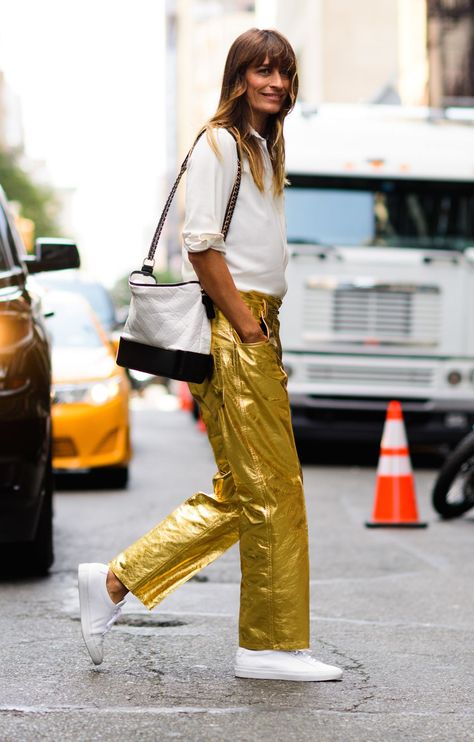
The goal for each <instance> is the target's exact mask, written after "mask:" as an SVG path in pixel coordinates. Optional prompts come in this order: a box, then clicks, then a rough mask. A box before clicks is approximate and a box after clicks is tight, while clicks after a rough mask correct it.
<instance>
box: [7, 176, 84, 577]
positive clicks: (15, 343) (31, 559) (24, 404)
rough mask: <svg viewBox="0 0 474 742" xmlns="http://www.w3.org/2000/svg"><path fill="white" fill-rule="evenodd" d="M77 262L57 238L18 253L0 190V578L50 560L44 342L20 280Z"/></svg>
mask: <svg viewBox="0 0 474 742" xmlns="http://www.w3.org/2000/svg"><path fill="white" fill-rule="evenodd" d="M78 265H79V254H78V252H77V248H76V246H75V244H74V243H71V242H67V241H65V240H58V239H51V240H47V239H39V240H36V243H35V252H34V254H33V255H26V253H25V249H24V246H23V243H22V241H21V238H20V236H19V234H18V232H17V231H16V228H15V225H14V222H13V219H12V218H11V216H10V215H9V212H8V206H7V202H6V199H5V197H4V193H3V191H2V189H1V188H0V576H11V575H15V574H22V575H27V574H29V575H33V574H44V573H45V572H47V570H48V568H49V567H50V565H51V564H52V562H53V525H52V519H53V509H52V507H53V503H52V497H53V477H52V470H51V366H50V348H49V341H48V335H47V332H46V328H45V321H44V317H43V308H42V305H41V300H40V297H39V296H38V295H37V294H36V293H35V291H34V289H33V288H32V287H30V286H29V285H28V281H27V278H28V272H29V273H37V272H39V271H48V270H59V269H62V268H74V267H76V266H78Z"/></svg>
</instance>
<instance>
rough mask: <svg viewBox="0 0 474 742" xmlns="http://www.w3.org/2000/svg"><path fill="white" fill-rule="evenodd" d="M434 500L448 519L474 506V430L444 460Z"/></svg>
mask: <svg viewBox="0 0 474 742" xmlns="http://www.w3.org/2000/svg"><path fill="white" fill-rule="evenodd" d="M432 502H433V507H434V509H435V510H436V512H437V513H439V514H440V515H441V517H442V518H444V519H445V520H447V519H449V518H458V517H459V516H461V515H463V514H464V513H466V512H467V511H468V510H470V509H471V508H472V507H474V433H469V435H467V436H466V437H465V438H463V440H462V441H461V443H459V445H458V446H457V447H456V448H455V449H454V451H453V452H452V453H451V454H449V456H448V458H447V459H446V461H445V462H444V464H443V466H442V467H441V469H440V472H439V474H438V478H437V479H436V482H435V485H434V488H433V495H432Z"/></svg>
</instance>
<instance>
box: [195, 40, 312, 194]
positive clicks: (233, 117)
mask: <svg viewBox="0 0 474 742" xmlns="http://www.w3.org/2000/svg"><path fill="white" fill-rule="evenodd" d="M267 57H268V60H269V64H270V67H277V68H278V69H279V70H281V71H282V72H285V73H286V74H288V76H289V78H290V87H289V91H288V95H287V96H286V99H285V101H284V103H283V106H282V107H281V109H280V111H279V112H278V113H276V114H271V115H269V116H268V120H267V127H266V131H265V138H266V140H267V147H268V152H269V154H270V159H271V162H272V167H273V191H274V193H275V194H280V193H281V192H282V190H283V187H284V185H285V142H284V139H283V121H284V119H285V116H286V115H287V114H288V113H289V112H290V111H291V109H292V108H293V106H294V105H295V101H296V96H297V93H298V73H297V69H296V58H295V53H294V51H293V49H292V47H291V45H290V43H289V41H288V40H287V39H286V38H285V37H284V36H283V35H282V34H280V33H279V32H278V31H267V30H265V31H262V30H260V29H258V28H251V29H250V30H249V31H245V33H243V34H241V35H240V36H238V37H237V38H236V40H235V41H234V43H233V44H232V46H231V47H230V49H229V53H228V55H227V60H226V63H225V67H224V76H223V80H222V88H221V96H220V99H219V105H218V107H217V111H216V113H215V114H214V116H213V117H212V118H211V119H209V121H208V122H207V124H206V126H205V129H206V133H207V136H208V139H209V142H210V144H211V146H212V148H213V149H214V151H215V152H216V154H219V153H218V148H217V144H216V141H215V138H214V137H213V133H212V129H213V128H215V127H223V128H225V129H229V130H230V131H231V132H232V133H233V134H234V136H235V138H236V139H237V144H238V146H239V148H240V151H241V153H242V154H243V155H245V156H246V157H247V158H248V161H249V165H250V172H251V173H252V176H253V179H254V181H255V184H256V185H257V187H258V188H259V190H261V191H263V189H264V183H263V172H264V163H263V158H262V152H261V148H260V145H259V143H258V141H257V139H256V137H254V136H252V134H251V131H250V122H251V120H252V117H251V110H250V106H249V104H248V102H247V97H246V95H245V93H246V90H247V85H246V82H245V72H246V70H247V68H248V67H249V66H250V65H255V66H256V67H258V66H260V65H261V64H263V62H264V61H265V59H266V58H267Z"/></svg>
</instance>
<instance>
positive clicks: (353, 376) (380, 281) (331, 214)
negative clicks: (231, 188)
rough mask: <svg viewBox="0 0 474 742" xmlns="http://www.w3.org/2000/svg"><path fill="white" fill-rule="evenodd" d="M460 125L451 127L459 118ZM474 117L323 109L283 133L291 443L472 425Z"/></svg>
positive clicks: (451, 431)
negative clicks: (393, 410) (391, 418)
mask: <svg viewBox="0 0 474 742" xmlns="http://www.w3.org/2000/svg"><path fill="white" fill-rule="evenodd" d="M456 118H457V119H459V120H455V119H456ZM473 124H474V111H472V110H470V111H468V110H466V109H464V110H463V109H458V110H452V111H449V110H448V111H445V112H437V111H432V110H428V109H405V108H403V107H395V106H394V107H388V106H338V105H328V106H322V107H321V108H320V109H318V110H317V111H313V112H306V113H303V112H301V111H295V112H294V113H293V114H292V116H290V117H289V119H288V123H287V125H286V143H287V172H288V178H289V180H290V183H291V185H290V186H289V187H288V188H287V190H286V208H287V229H288V242H289V248H290V260H289V265H288V284H289V289H288V294H287V296H286V299H285V302H284V305H283V310H282V318H281V320H282V326H281V334H282V343H283V348H284V356H283V359H284V365H285V368H286V370H287V373H288V376H289V386H288V388H289V393H290V402H291V407H292V414H293V423H294V429H295V434H296V437H297V439H304V438H320V439H324V440H331V439H333V440H335V439H339V440H348V441H351V440H357V441H364V440H365V441H374V440H376V439H377V440H379V439H380V434H381V430H382V426H383V421H384V416H385V411H386V407H387V404H388V402H389V401H390V400H391V399H398V400H400V401H401V402H402V406H403V411H404V414H405V422H406V423H407V428H408V435H409V438H410V440H411V441H412V442H416V443H420V444H428V445H430V444H433V443H437V444H439V443H442V444H446V445H452V444H454V443H455V442H457V441H458V440H459V439H460V438H461V437H462V436H463V435H465V434H466V433H467V432H468V431H469V430H471V429H472V427H473V426H474V125H473Z"/></svg>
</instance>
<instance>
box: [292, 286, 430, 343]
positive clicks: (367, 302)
mask: <svg viewBox="0 0 474 742" xmlns="http://www.w3.org/2000/svg"><path fill="white" fill-rule="evenodd" d="M439 329H440V290H439V288H438V287H437V286H403V285H402V286H391V285H376V286H373V287H368V288H365V287H363V288H362V287H359V286H356V285H353V284H339V285H336V286H333V287H326V286H323V285H314V283H311V282H309V283H308V284H307V285H306V290H305V311H304V335H305V337H306V338H307V339H313V340H324V341H329V342H331V341H335V342H344V341H346V342H352V343H374V344H381V345H382V344H400V345H424V346H426V345H430V346H433V345H437V343H438V342H439Z"/></svg>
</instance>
